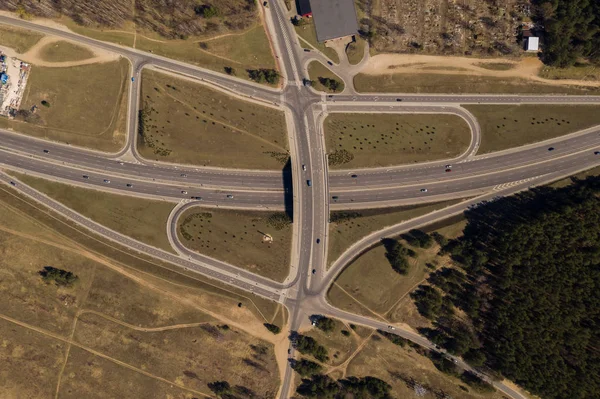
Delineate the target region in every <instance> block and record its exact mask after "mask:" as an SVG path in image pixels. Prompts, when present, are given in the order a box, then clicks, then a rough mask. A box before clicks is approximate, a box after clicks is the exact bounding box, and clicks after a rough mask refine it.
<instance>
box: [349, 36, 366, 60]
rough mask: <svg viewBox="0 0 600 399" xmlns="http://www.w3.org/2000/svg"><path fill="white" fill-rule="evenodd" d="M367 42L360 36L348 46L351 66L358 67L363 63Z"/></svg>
mask: <svg viewBox="0 0 600 399" xmlns="http://www.w3.org/2000/svg"><path fill="white" fill-rule="evenodd" d="M366 45H367V42H366V41H365V39H363V38H362V37H360V36H356V39H355V40H354V41H353V42H351V43H349V44H348V45H347V46H346V56H347V57H348V62H349V63H350V64H351V65H356V64H358V63H359V62H361V61H362V59H363V58H364V55H365V46H366Z"/></svg>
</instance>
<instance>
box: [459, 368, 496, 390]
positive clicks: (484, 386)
mask: <svg viewBox="0 0 600 399" xmlns="http://www.w3.org/2000/svg"><path fill="white" fill-rule="evenodd" d="M460 379H461V380H462V381H463V382H464V383H465V384H467V385H468V386H470V387H471V388H473V389H475V390H476V391H478V392H482V393H488V392H495V391H496V389H495V388H494V386H493V385H492V384H490V383H488V382H485V381H484V380H482V379H481V378H479V377H478V376H477V375H475V374H474V373H472V372H470V371H465V372H464V373H462V375H461V376H460Z"/></svg>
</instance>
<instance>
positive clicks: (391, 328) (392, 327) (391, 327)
mask: <svg viewBox="0 0 600 399" xmlns="http://www.w3.org/2000/svg"><path fill="white" fill-rule="evenodd" d="M388 328H389V329H390V330H395V329H396V327H394V326H388Z"/></svg>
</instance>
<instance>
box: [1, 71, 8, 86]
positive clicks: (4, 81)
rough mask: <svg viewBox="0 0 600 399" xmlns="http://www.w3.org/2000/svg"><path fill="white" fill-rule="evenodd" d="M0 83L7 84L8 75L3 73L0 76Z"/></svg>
mask: <svg viewBox="0 0 600 399" xmlns="http://www.w3.org/2000/svg"><path fill="white" fill-rule="evenodd" d="M0 82H2V84H3V85H5V84H6V83H8V75H7V74H5V73H4V72H2V74H1V75H0Z"/></svg>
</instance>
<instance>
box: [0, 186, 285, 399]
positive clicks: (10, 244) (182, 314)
mask: <svg viewBox="0 0 600 399" xmlns="http://www.w3.org/2000/svg"><path fill="white" fill-rule="evenodd" d="M0 251H2V254H3V255H4V256H3V257H2V259H0V268H1V269H2V270H3V271H4V273H3V277H2V278H1V279H0V315H2V316H6V317H8V318H11V319H14V320H16V321H15V322H12V321H8V320H5V319H0V335H1V336H2V337H3V340H4V341H3V342H4V344H3V348H2V350H1V351H0V355H1V357H2V368H1V370H2V373H3V376H4V378H6V379H7V381H11V384H10V387H8V388H7V389H5V390H3V393H7V394H11V396H15V395H16V396H15V397H21V396H25V397H36V398H39V397H49V396H52V395H54V393H55V388H56V381H57V379H58V376H59V374H62V365H63V362H65V359H67V360H66V366H65V371H64V373H65V374H62V375H63V379H62V382H61V385H60V390H59V392H60V396H61V397H62V396H71V397H90V395H92V396H93V392H105V393H108V394H109V395H110V396H113V397H118V396H122V393H123V392H134V395H135V396H136V397H155V396H163V397H167V396H169V395H171V396H172V397H184V396H190V395H191V394H194V392H193V391H200V392H201V393H203V394H206V395H207V396H209V395H210V394H211V393H210V391H209V389H208V387H207V383H210V382H213V381H216V380H227V381H228V382H229V383H230V384H231V385H232V386H236V385H240V386H245V387H247V388H248V389H251V390H253V391H254V392H259V393H260V394H261V395H265V396H266V397H267V396H272V395H271V394H272V392H275V391H276V390H277V383H278V378H277V377H276V375H277V371H276V366H275V358H274V353H273V346H272V345H271V344H270V343H268V342H266V341H263V340H261V339H259V338H256V337H255V336H252V335H250V334H248V333H246V332H244V331H242V330H239V329H237V328H235V327H231V326H226V325H225V323H223V322H222V321H219V320H217V319H215V318H213V317H211V316H210V315H208V314H207V313H206V312H205V311H203V309H209V310H208V311H209V312H214V313H217V314H219V315H220V314H223V315H225V317H228V318H229V319H230V320H235V321H236V322H238V323H240V324H242V325H248V326H250V325H252V326H260V327H262V325H261V324H262V320H261V319H262V317H261V316H260V315H259V317H260V319H257V318H256V317H255V316H254V315H253V314H252V313H251V312H250V311H249V309H250V306H252V302H251V301H250V300H249V299H246V298H245V297H242V296H236V294H235V293H234V292H228V291H226V290H224V289H222V288H217V287H216V286H210V285H208V284H206V283H203V282H202V281H201V280H199V279H198V280H196V279H197V278H198V276H197V275H196V276H185V274H184V273H174V272H173V271H169V269H167V268H163V266H164V265H162V266H161V265H160V263H153V262H152V261H148V260H146V259H144V257H143V256H140V255H138V254H132V253H131V251H128V250H125V249H124V248H120V247H119V246H118V245H106V244H105V243H104V241H103V239H101V238H99V237H95V236H94V235H93V234H92V233H89V232H87V231H85V230H79V229H78V228H76V227H74V226H73V225H71V224H70V223H69V222H67V221H66V220H64V219H62V218H61V217H60V216H57V215H55V214H52V213H51V212H49V211H48V210H46V209H45V208H43V207H41V206H40V205H39V204H38V203H35V202H34V201H30V200H29V199H27V198H25V197H22V196H20V195H19V194H17V193H16V192H15V191H13V190H11V189H9V188H7V187H4V188H0ZM46 266H52V267H55V268H57V269H61V270H64V271H68V272H71V273H73V274H74V275H75V276H77V278H76V279H75V282H74V283H73V284H72V285H70V286H69V285H57V284H55V283H53V282H49V283H47V282H45V281H44V280H43V279H42V277H41V276H40V274H39V272H40V271H41V270H43V269H44V267H46ZM159 270H162V272H160V271H159ZM155 273H157V274H156V275H155ZM159 275H160V278H159V277H158V276H159ZM16 298H18V300H17V299H16ZM238 301H239V303H240V307H238V305H237V303H238ZM263 312H264V314H265V315H267V316H269V320H271V316H272V315H273V314H274V312H271V313H269V311H268V308H267V307H264V308H263ZM189 324H191V325H189ZM177 325H181V328H179V327H177ZM74 326H76V327H75V330H74V334H73V335H72V329H73V328H74ZM153 328H156V329H157V331H143V329H153ZM251 328H252V327H251ZM38 329H41V331H39V330H38ZM45 331H48V332H50V333H51V334H55V335H57V336H58V337H59V338H60V339H58V338H54V337H53V336H52V335H46V334H45V333H44V332H45ZM70 339H73V340H74V342H75V343H76V345H73V346H71V349H70V353H69V355H68V356H67V347H68V345H67V343H66V342H65V341H67V340H70ZM81 345H82V346H84V347H85V348H94V349H96V350H98V351H99V352H101V353H102V354H103V355H104V356H105V357H100V356H96V355H94V354H93V353H90V352H89V351H84V350H83V349H80V346H81ZM24 354H25V356H24ZM190 356H192V357H193V359H192V360H190ZM248 356H252V362H247V361H244V359H247V358H248ZM107 357H108V358H107ZM57 359H60V361H58V360H57ZM114 359H117V360H119V361H121V362H123V363H124V364H118V363H116V362H114V361H113V360H114ZM223 364H225V365H232V366H231V367H227V368H224V367H219V366H222V365H223ZM141 370H145V372H147V373H151V374H153V375H154V376H156V377H160V378H163V379H165V380H166V381H168V382H162V381H160V380H157V379H154V378H150V377H147V376H145V375H143V373H141ZM232 370H234V371H235V372H232ZM32 372H33V373H35V374H36V378H35V379H33V380H32V379H31V378H30V376H31V373H32ZM73 374H75V375H76V376H77V378H74V377H72V375H73ZM99 375H100V376H101V378H98V376H99ZM274 375H275V377H273V376H274ZM257 377H258V378H257ZM190 389H191V390H193V391H190ZM12 393H15V395H12ZM195 396H198V394H197V393H195Z"/></svg>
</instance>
